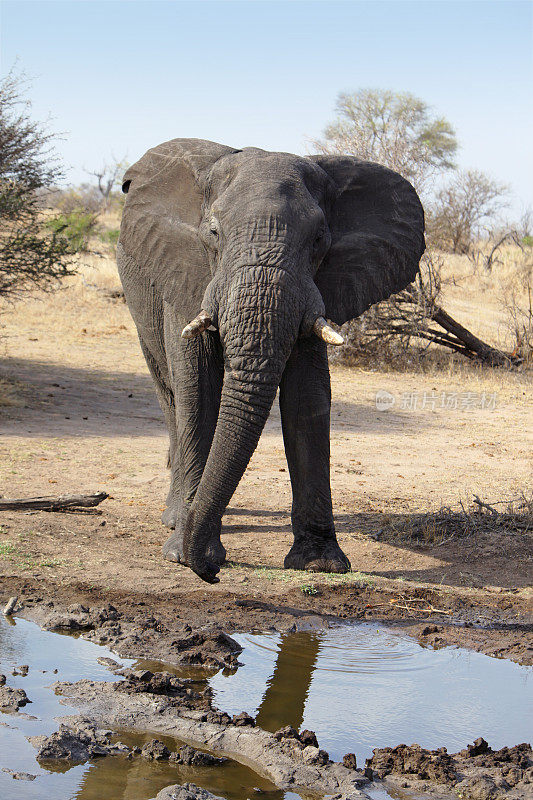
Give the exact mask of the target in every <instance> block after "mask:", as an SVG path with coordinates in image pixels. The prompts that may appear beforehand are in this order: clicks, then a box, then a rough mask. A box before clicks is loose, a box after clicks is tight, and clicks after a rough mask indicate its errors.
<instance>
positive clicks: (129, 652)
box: [25, 602, 242, 670]
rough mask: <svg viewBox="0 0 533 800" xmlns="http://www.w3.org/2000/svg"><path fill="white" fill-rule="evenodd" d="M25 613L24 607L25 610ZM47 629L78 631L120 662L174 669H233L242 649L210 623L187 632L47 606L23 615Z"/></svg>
mask: <svg viewBox="0 0 533 800" xmlns="http://www.w3.org/2000/svg"><path fill="white" fill-rule="evenodd" d="M28 611H29V610H28V609H27V612H28ZM25 616H27V617H28V618H29V619H31V620H33V621H34V622H37V623H38V624H39V625H40V626H41V627H42V628H44V629H45V630H49V631H59V632H60V631H63V632H69V633H77V632H82V633H83V635H84V638H85V639H87V640H88V641H91V642H94V643H95V644H100V645H106V646H107V647H110V648H111V649H112V650H113V651H114V652H116V653H117V654H118V655H119V656H122V657H124V658H136V659H143V658H144V659H147V660H150V661H165V662H167V663H169V664H172V665H174V666H183V667H189V666H190V667H204V668H208V669H211V668H212V669H216V670H218V669H230V670H231V669H236V668H237V667H238V666H239V661H238V658H237V656H238V655H239V653H240V652H242V647H241V646H240V645H239V644H238V643H237V642H236V641H235V639H232V638H231V636H229V635H228V634H227V633H226V632H225V631H224V630H222V628H221V627H220V625H217V624H216V623H214V624H211V625H204V626H202V627H200V628H196V629H194V630H193V628H192V627H191V626H190V625H187V624H183V623H181V624H180V623H171V622H169V623H168V624H165V623H164V622H162V621H161V620H160V619H158V618H156V617H154V616H153V615H151V614H150V613H143V612H140V613H137V614H136V615H131V614H130V615H126V614H123V613H122V612H120V611H118V610H117V609H116V608H115V606H113V605H111V604H110V603H108V604H107V605H105V606H103V607H100V608H94V607H89V606H86V605H83V604H82V603H75V604H73V605H69V606H67V607H56V606H55V605H54V603H53V602H49V603H47V604H44V605H37V606H34V607H33V608H32V609H31V611H29V613H26V615H25Z"/></svg>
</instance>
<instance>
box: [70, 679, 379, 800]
mask: <svg viewBox="0 0 533 800" xmlns="http://www.w3.org/2000/svg"><path fill="white" fill-rule="evenodd" d="M124 674H125V678H124V680H123V681H119V682H118V683H107V682H95V681H89V680H83V681H78V682H76V683H58V684H55V685H54V689H55V690H56V692H57V693H59V694H60V695H61V696H62V697H63V698H64V700H65V702H67V703H68V704H69V705H74V706H76V707H78V708H80V710H81V712H82V714H83V715H84V717H88V718H90V719H91V720H93V721H95V722H96V723H98V725H99V726H101V725H104V726H107V727H110V728H115V729H116V728H120V729H129V730H143V731H146V730H150V731H153V732H154V733H160V734H163V735H171V736H173V737H176V738H178V739H180V740H182V741H184V742H186V743H187V744H189V745H191V746H192V747H194V748H205V749H206V750H209V751H210V752H212V753H213V754H215V755H216V756H217V757H222V758H224V757H225V758H231V759H233V760H234V761H237V762H239V763H241V764H244V765H245V766H248V767H250V768H252V769H253V770H254V771H255V772H256V773H258V774H259V775H261V776H262V777H264V778H267V779H268V780H270V781H272V783H274V784H275V786H277V787H278V788H280V789H292V790H298V789H301V790H308V791H314V792H316V793H322V794H331V793H337V794H338V793H341V794H342V795H343V796H345V795H346V796H350V797H354V798H357V797H360V798H363V797H365V796H366V795H365V794H364V793H362V792H361V791H360V787H363V786H364V785H366V784H368V778H367V777H366V776H365V775H364V773H363V772H362V771H361V770H358V769H351V768H349V767H346V766H344V764H342V763H338V762H333V761H331V760H330V759H329V755H328V754H327V753H326V752H325V751H324V750H321V749H320V748H319V747H317V746H316V744H315V743H314V742H316V740H314V739H313V738H312V737H313V734H312V733H311V732H304V734H303V735H300V734H298V732H297V731H294V730H292V729H284V730H281V731H279V732H277V733H274V734H272V733H268V732H267V731H264V730H262V729H261V728H259V727H256V726H255V721H254V720H253V719H252V718H251V717H249V716H248V715H247V714H241V715H236V716H234V717H233V718H230V717H229V716H228V715H227V714H224V713H221V712H219V711H217V710H216V709H214V708H213V707H212V705H211V702H210V698H209V690H206V692H204V693H201V694H198V693H194V692H193V693H191V694H188V693H187V692H186V691H185V692H183V691H182V690H183V688H184V686H183V682H182V681H179V680H178V679H174V680H175V681H176V682H177V683H178V684H181V686H180V690H179V691H177V692H173V694H171V695H170V696H169V695H167V694H155V693H154V691H153V684H154V680H155V682H156V684H158V685H160V683H161V681H162V680H163V681H164V680H165V679H168V677H170V676H164V675H162V674H156V675H152V677H151V678H150V679H149V680H146V679H145V676H144V675H142V674H138V673H135V672H133V671H131V670H124ZM79 724H80V721H79V720H70V722H69V727H70V728H71V729H72V728H73V726H74V728H75V727H76V726H77V725H79ZM308 742H310V743H308ZM317 744H318V743H317Z"/></svg>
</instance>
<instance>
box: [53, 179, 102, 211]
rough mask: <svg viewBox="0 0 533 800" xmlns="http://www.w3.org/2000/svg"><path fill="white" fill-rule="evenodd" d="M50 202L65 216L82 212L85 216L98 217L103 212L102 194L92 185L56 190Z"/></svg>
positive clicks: (85, 184)
mask: <svg viewBox="0 0 533 800" xmlns="http://www.w3.org/2000/svg"><path fill="white" fill-rule="evenodd" d="M50 201H51V202H53V204H54V206H55V208H57V209H58V210H59V211H61V212H62V213H63V214H72V213H73V212H80V211H81V212H83V213H84V214H94V216H95V217H96V216H97V215H98V214H99V213H100V212H101V210H102V197H101V195H100V192H99V191H98V188H97V187H96V186H93V185H92V184H90V183H82V184H81V185H80V186H69V187H68V188H67V189H56V190H55V191H54V192H53V193H52V195H51V197H50Z"/></svg>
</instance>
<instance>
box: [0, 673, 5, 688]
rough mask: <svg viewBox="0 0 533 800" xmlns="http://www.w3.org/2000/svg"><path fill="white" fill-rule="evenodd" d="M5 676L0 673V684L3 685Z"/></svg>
mask: <svg viewBox="0 0 533 800" xmlns="http://www.w3.org/2000/svg"><path fill="white" fill-rule="evenodd" d="M5 682H6V676H5V675H0V686H5Z"/></svg>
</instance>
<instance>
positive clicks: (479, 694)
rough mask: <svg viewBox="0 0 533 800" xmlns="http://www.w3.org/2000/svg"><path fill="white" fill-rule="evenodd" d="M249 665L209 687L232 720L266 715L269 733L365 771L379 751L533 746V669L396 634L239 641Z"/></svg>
mask: <svg viewBox="0 0 533 800" xmlns="http://www.w3.org/2000/svg"><path fill="white" fill-rule="evenodd" d="M235 638H236V639H238V640H239V642H240V643H241V644H242V645H243V646H244V651H243V653H242V654H241V655H240V656H239V660H240V661H242V662H243V663H244V666H243V667H241V668H240V669H239V670H238V671H237V672H236V673H235V674H234V675H223V674H222V673H219V674H217V675H216V676H214V677H213V678H211V679H210V683H211V686H212V687H213V689H214V691H215V697H214V702H215V704H216V705H217V706H218V707H219V708H221V709H222V710H224V711H228V712H229V713H235V712H237V711H242V710H244V711H247V712H248V713H250V714H253V715H255V714H257V723H258V724H259V725H261V726H262V727H263V728H266V729H267V730H271V731H274V730H277V729H278V728H280V727H281V726H283V725H293V726H294V727H296V728H301V727H302V726H303V727H306V728H310V729H311V730H314V731H316V733H317V735H318V740H319V743H320V746H321V747H323V748H324V749H326V750H328V751H329V754H330V757H332V758H334V759H335V760H339V759H341V758H342V756H343V755H344V754H345V753H347V752H352V753H355V754H356V756H357V761H358V764H360V765H361V766H362V765H363V764H364V759H365V758H367V757H369V756H370V755H371V754H372V749H373V748H374V747H388V746H392V745H396V744H400V743H402V742H403V743H406V744H411V743H413V742H417V743H418V744H420V745H422V746H423V747H427V748H436V747H442V746H444V747H447V748H448V751H449V752H457V751H458V750H460V749H462V748H464V747H466V745H467V744H468V743H469V742H472V741H473V740H474V739H476V738H477V737H478V736H481V735H482V736H483V737H484V738H485V739H486V740H487V741H488V742H489V743H490V745H491V746H492V747H494V748H500V747H503V746H504V745H512V744H516V743H518V742H524V741H527V742H530V741H531V738H532V736H533V722H532V720H533V668H531V667H521V666H519V665H517V664H514V663H513V662H510V661H503V660H498V659H495V658H490V657H488V656H485V655H482V654H480V653H474V652H470V651H467V650H461V649H456V648H446V649H442V650H434V649H433V648H431V649H428V648H424V647H421V646H420V645H419V644H418V643H417V642H416V641H415V640H413V639H411V638H408V637H406V636H403V635H401V634H399V633H396V632H394V631H392V630H390V629H384V628H382V627H379V626H376V625H371V624H359V625H356V626H355V625H354V626H347V625H343V626H342V627H336V628H331V629H329V630H326V631H324V632H320V633H318V632H317V633H315V632H311V633H308V632H300V633H290V634H286V635H281V636H280V635H279V634H273V635H253V634H246V635H241V636H236V637H235Z"/></svg>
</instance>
